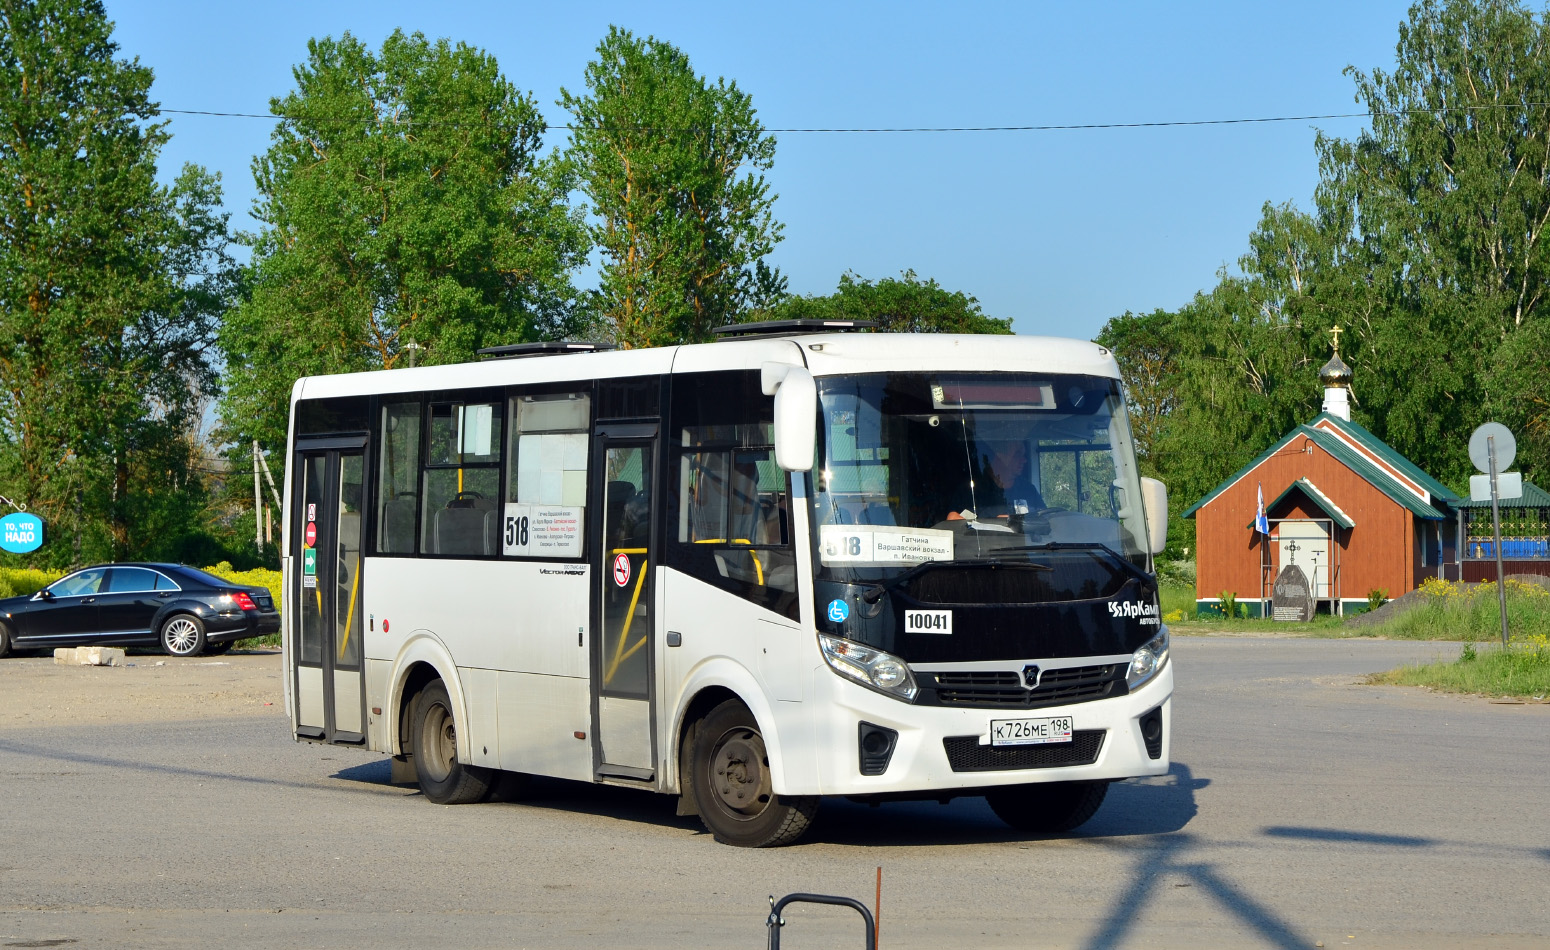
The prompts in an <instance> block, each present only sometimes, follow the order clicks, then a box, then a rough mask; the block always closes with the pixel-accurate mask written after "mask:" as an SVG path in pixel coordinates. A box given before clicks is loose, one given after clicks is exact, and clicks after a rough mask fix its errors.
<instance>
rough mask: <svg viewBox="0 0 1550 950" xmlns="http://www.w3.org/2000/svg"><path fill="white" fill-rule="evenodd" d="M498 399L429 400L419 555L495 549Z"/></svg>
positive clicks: (500, 414) (500, 406) (491, 551)
mask: <svg viewBox="0 0 1550 950" xmlns="http://www.w3.org/2000/svg"><path fill="white" fill-rule="evenodd" d="M503 416H504V406H503V404H502V403H501V402H469V403H460V402H454V403H431V406H430V416H429V418H430V424H429V436H430V437H429V438H428V439H427V440H426V444H427V449H426V455H427V458H426V460H425V462H426V464H425V466H424V472H425V476H424V489H423V499H424V502H425V504H424V509H423V512H422V515H421V527H420V552H421V553H422V554H453V555H465V556H466V555H475V556H479V555H493V554H495V553H496V552H497V551H498V550H499V546H498V541H499V529H498V527H499V526H498V520H499V519H498V516H497V514H496V510H495V509H496V498H497V496H498V495H499V494H500V461H501V441H502V439H503V437H504V436H503V432H502V429H501V423H502V418H503Z"/></svg>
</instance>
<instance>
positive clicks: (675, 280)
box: [560, 27, 785, 347]
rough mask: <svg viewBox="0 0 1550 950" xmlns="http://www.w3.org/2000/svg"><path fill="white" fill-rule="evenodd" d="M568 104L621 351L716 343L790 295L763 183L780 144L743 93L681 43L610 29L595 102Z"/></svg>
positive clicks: (591, 93)
mask: <svg viewBox="0 0 1550 950" xmlns="http://www.w3.org/2000/svg"><path fill="white" fill-rule="evenodd" d="M560 104H561V105H563V106H564V107H565V108H566V109H568V110H569V111H570V113H571V116H572V131H571V139H570V146H569V150H568V157H569V161H570V164H571V167H572V168H573V169H574V170H575V173H576V175H577V177H578V179H579V182H580V186H581V189H582V191H583V192H584V193H585V194H586V196H587V199H588V200H589V201H590V202H591V211H592V213H593V216H594V221H595V223H594V224H593V226H592V228H591V233H592V239H593V241H595V242H596V244H597V247H598V249H599V250H600V251H601V252H602V256H603V266H602V273H601V279H600V286H599V288H598V291H597V295H596V297H597V305H596V306H597V311H598V313H599V314H600V315H601V316H602V317H603V318H604V319H605V320H606V321H607V322H608V323H609V325H610V326H611V328H612V331H613V335H614V337H615V339H616V340H617V341H618V342H619V343H620V344H622V345H624V346H627V347H634V346H659V345H663V344H668V343H683V342H699V341H704V340H707V339H709V337H710V331H711V329H712V328H713V327H718V326H721V325H723V324H727V323H732V322H736V321H737V319H738V318H739V315H740V314H742V313H743V312H744V311H745V310H747V309H749V308H752V307H758V306H762V305H764V304H766V303H767V302H770V301H773V300H775V299H776V298H778V297H779V296H780V295H781V294H782V293H783V292H784V290H785V281H784V279H783V278H782V277H781V276H780V275H779V273H778V272H777V271H775V270H773V269H772V268H770V267H769V266H768V265H766V264H765V261H764V258H765V256H766V255H768V254H769V252H770V250H771V249H772V248H773V247H774V246H775V244H776V243H777V242H778V241H779V240H780V239H781V225H780V224H779V223H778V222H776V221H775V218H774V216H773V213H772V210H771V209H772V207H773V205H774V201H775V197H776V196H775V195H773V194H771V193H770V189H769V185H768V184H767V183H766V182H765V180H764V176H763V175H762V174H760V173H762V172H765V171H768V170H769V168H770V166H771V164H772V163H773V162H774V159H775V139H774V137H773V136H771V135H769V134H767V133H766V132H765V131H764V127H763V126H762V125H761V124H760V123H759V120H758V117H757V114H756V113H755V111H754V108H753V100H752V98H751V97H750V96H749V95H748V94H747V93H744V92H742V91H741V90H740V89H738V88H737V83H735V82H727V81H726V80H725V79H718V80H717V81H716V83H715V84H714V85H712V84H710V83H709V82H707V81H706V80H705V79H704V78H703V77H701V76H697V75H696V74H695V72H694V70H693V68H692V67H691V66H690V64H689V58H688V57H687V56H685V55H684V54H683V53H682V52H680V51H679V50H678V49H676V48H675V47H673V46H672V45H670V44H668V43H665V42H663V41H661V40H658V39H656V38H654V37H647V38H646V39H644V40H642V39H638V38H636V37H635V36H634V35H633V34H631V33H630V32H629V31H628V30H621V29H619V28H618V27H610V28H609V31H608V36H607V37H605V38H604V39H603V42H602V43H601V44H599V45H598V48H597V59H595V60H594V61H593V62H591V63H589V64H588V66H587V71H586V93H585V94H584V95H576V94H573V93H571V92H569V91H567V90H563V89H562V90H561V95H560ZM745 170H746V171H745Z"/></svg>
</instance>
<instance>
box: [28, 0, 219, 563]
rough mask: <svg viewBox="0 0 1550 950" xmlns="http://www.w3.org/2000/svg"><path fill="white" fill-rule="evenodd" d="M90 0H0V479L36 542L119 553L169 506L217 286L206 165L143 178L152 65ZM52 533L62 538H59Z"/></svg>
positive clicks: (51, 556)
mask: <svg viewBox="0 0 1550 950" xmlns="http://www.w3.org/2000/svg"><path fill="white" fill-rule="evenodd" d="M117 52H118V47H117V45H116V44H115V43H114V42H113V41H112V24H111V23H110V22H109V21H108V19H107V17H106V15H105V13H104V12H103V9H102V6H101V4H100V3H98V2H96V0H0V85H3V87H4V96H3V97H0V116H3V120H4V121H0V176H3V179H4V181H5V183H6V187H5V188H3V189H0V483H3V484H4V486H5V489H4V491H5V493H6V494H8V495H10V496H11V497H13V498H16V499H18V500H22V501H24V502H25V503H26V504H27V505H28V506H29V507H32V508H34V509H35V510H38V511H39V512H41V513H42V515H43V516H44V518H45V520H47V521H48V522H50V523H51V525H52V529H51V533H52V537H53V539H54V540H53V542H51V543H50V544H49V546H48V549H47V550H46V553H45V555H44V557H45V558H46V559H47V560H51V561H53V562H54V563H69V562H70V561H71V560H74V559H76V558H78V557H122V556H133V555H135V554H137V553H142V552H145V551H147V550H151V549H153V548H156V547H157V546H158V545H167V544H172V543H175V541H176V537H177V535H176V529H175V528H174V529H173V530H174V533H173V534H170V535H168V534H163V535H159V536H148V535H147V534H146V533H145V532H144V531H143V530H141V528H142V526H149V525H151V524H152V523H153V522H155V521H156V519H155V518H154V517H151V516H152V515H153V514H154V513H156V512H166V511H173V510H181V509H184V508H186V507H187V506H188V505H189V503H190V501H191V499H197V497H198V495H199V493H200V491H201V490H202V486H201V484H200V482H199V480H198V479H197V478H196V477H191V476H192V473H191V472H190V467H191V464H190V463H191V455H190V450H189V443H188V441H187V440H186V439H185V438H184V435H185V433H186V431H187V430H188V428H189V427H190V426H191V425H192V424H195V423H196V421H197V419H196V416H197V411H198V410H197V407H198V405H199V401H200V399H201V398H202V397H204V396H205V395H207V394H208V392H209V391H210V388H211V386H212V384H213V374H212V372H211V369H210V363H209V360H208V348H209V345H210V343H211V340H212V337H213V333H214V325H215V321H216V320H217V318H218V315H219V313H220V311H221V309H222V308H223V306H224V304H225V301H226V298H227V297H228V296H229V293H230V290H231V286H232V285H231V278H232V269H231V262H230V260H229V258H228V257H227V256H226V247H227V237H226V219H225V217H224V216H223V215H222V214H220V213H219V210H218V209H219V207H220V187H219V183H218V180H217V179H216V178H215V177H214V176H212V175H210V174H208V173H206V172H204V171H203V170H202V169H199V168H197V167H193V166H189V167H185V169H184V170H183V173H182V174H181V175H180V176H179V178H178V179H177V181H176V182H175V183H174V184H173V185H171V186H161V185H158V184H157V182H156V158H157V155H158V154H159V152H160V149H161V147H162V146H163V145H164V144H165V143H166V141H167V139H168V135H167V131H166V128H165V125H164V124H162V123H159V122H157V121H155V117H156V105H155V104H154V103H153V102H151V101H150V98H149V91H150V86H151V79H152V76H151V71H150V70H149V69H147V68H145V67H143V66H141V65H140V64H139V63H138V62H137V61H134V60H124V59H119V58H116V54H117ZM66 539H68V543H61V542H64V541H66Z"/></svg>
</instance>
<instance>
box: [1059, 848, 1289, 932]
mask: <svg viewBox="0 0 1550 950" xmlns="http://www.w3.org/2000/svg"><path fill="white" fill-rule="evenodd" d="M1195 843H1196V838H1195V836H1194V835H1192V834H1189V833H1188V832H1178V833H1173V834H1165V835H1162V836H1160V837H1158V838H1156V839H1155V840H1154V841H1152V842H1149V843H1147V844H1145V845H1143V846H1141V847H1140V848H1139V849H1138V850H1139V852H1140V855H1139V857H1138V858H1137V860H1136V864H1135V867H1134V869H1133V870H1132V872H1131V879H1130V882H1129V884H1127V885H1126V886H1124V887H1122V888H1120V890H1119V893H1120V894H1121V895H1122V896H1121V898H1120V900H1119V902H1118V903H1117V904H1116V905H1115V906H1114V909H1113V910H1112V911H1111V912H1110V913H1109V916H1108V918H1107V919H1106V920H1105V921H1104V922H1103V924H1102V925H1101V926H1100V927H1099V928H1098V931H1097V932H1096V933H1094V934H1093V936H1092V937H1091V938H1090V939H1089V940H1088V941H1087V943H1085V944H1084V945H1083V947H1084V948H1085V950H1111V948H1115V947H1119V946H1120V945H1122V944H1123V943H1124V942H1125V938H1126V935H1127V934H1129V932H1130V929H1131V927H1132V926H1133V925H1134V924H1135V922H1136V920H1138V919H1139V917H1140V914H1141V911H1142V910H1143V909H1144V908H1145V906H1146V904H1147V902H1148V901H1150V900H1151V899H1152V898H1153V897H1154V896H1155V894H1156V890H1157V886H1158V883H1159V880H1160V879H1164V878H1179V877H1184V878H1188V879H1189V882H1190V883H1192V884H1198V885H1199V886H1200V887H1201V888H1202V889H1203V890H1205V891H1206V892H1207V893H1209V894H1210V895H1211V896H1212V897H1214V898H1215V899H1216V901H1217V903H1218V904H1220V905H1221V906H1222V908H1223V909H1224V910H1226V911H1227V912H1228V913H1229V914H1231V915H1232V916H1233V917H1235V918H1237V919H1238V920H1239V921H1241V922H1242V923H1244V924H1245V925H1247V926H1248V927H1249V928H1250V929H1252V930H1253V931H1254V932H1255V933H1257V934H1258V935H1259V936H1260V937H1261V938H1262V939H1263V940H1264V941H1265V942H1266V943H1268V944H1270V945H1271V946H1273V947H1282V948H1286V950H1291V948H1304V947H1311V946H1313V941H1312V939H1311V938H1309V937H1307V936H1304V935H1303V934H1300V933H1298V932H1297V930H1296V929H1295V928H1294V927H1293V926H1292V925H1291V924H1290V923H1289V922H1288V921H1285V920H1282V919H1281V918H1280V917H1278V916H1277V915H1276V913H1275V912H1274V911H1273V910H1271V909H1270V908H1269V907H1267V906H1265V905H1264V904H1261V903H1260V902H1258V901H1256V900H1255V899H1254V898H1253V897H1251V896H1250V895H1249V894H1247V893H1246V892H1244V891H1243V890H1241V889H1239V888H1237V887H1235V886H1233V884H1232V883H1231V882H1230V881H1228V880H1227V879H1226V878H1225V877H1223V876H1222V875H1221V874H1219V873H1217V870H1216V868H1215V866H1214V865H1212V864H1211V863H1209V862H1206V861H1191V860H1190V855H1189V852H1190V850H1191V849H1192V848H1193V847H1194V846H1195ZM1175 883H1176V882H1175Z"/></svg>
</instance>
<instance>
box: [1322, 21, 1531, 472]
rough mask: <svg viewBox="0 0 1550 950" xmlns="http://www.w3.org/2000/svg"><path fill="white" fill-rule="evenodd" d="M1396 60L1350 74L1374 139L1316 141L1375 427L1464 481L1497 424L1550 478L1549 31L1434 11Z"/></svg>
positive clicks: (1406, 35) (1405, 40) (1405, 29)
mask: <svg viewBox="0 0 1550 950" xmlns="http://www.w3.org/2000/svg"><path fill="white" fill-rule="evenodd" d="M1395 52H1396V66H1395V69H1394V70H1393V72H1384V71H1382V70H1375V71H1373V72H1372V73H1371V74H1368V73H1364V72H1361V71H1360V70H1356V69H1351V70H1348V72H1349V73H1350V75H1351V76H1352V77H1353V78H1354V79H1355V81H1356V87H1357V99H1358V101H1360V102H1362V103H1364V104H1365V105H1366V106H1367V108H1368V109H1369V110H1370V111H1371V113H1372V127H1371V129H1370V130H1369V131H1366V132H1364V133H1362V134H1361V135H1359V136H1357V137H1356V138H1355V139H1354V140H1349V141H1348V140H1343V139H1336V138H1328V137H1324V136H1320V138H1319V141H1318V150H1319V156H1320V165H1321V184H1320V186H1319V190H1318V195H1317V201H1318V205H1319V209H1320V214H1321V215H1322V216H1323V217H1324V218H1325V219H1326V220H1328V221H1329V222H1331V223H1332V224H1335V225H1337V226H1338V232H1337V233H1338V234H1339V236H1340V238H1341V242H1340V247H1339V254H1340V256H1341V258H1342V259H1343V261H1342V263H1344V264H1345V265H1346V266H1347V267H1348V268H1350V269H1352V270H1353V271H1354V273H1353V274H1352V275H1351V277H1350V279H1349V281H1348V282H1349V283H1356V284H1360V285H1362V286H1367V287H1371V288H1373V290H1374V291H1375V292H1376V295H1377V297H1378V301H1377V306H1374V307H1372V308H1370V309H1368V308H1362V309H1361V310H1359V311H1357V312H1355V313H1353V316H1355V317H1356V319H1354V320H1353V321H1352V323H1353V330H1354V333H1355V335H1356V339H1357V341H1358V343H1359V344H1360V345H1361V346H1363V347H1365V348H1367V351H1368V352H1370V354H1371V355H1372V356H1373V357H1374V358H1375V361H1374V362H1373V364H1372V366H1371V369H1372V371H1373V373H1372V375H1371V376H1368V377H1367V378H1368V380H1369V382H1368V383H1367V395H1368V401H1369V404H1370V406H1371V408H1373V409H1376V410H1378V412H1377V413H1376V418H1375V419H1374V420H1373V421H1374V429H1375V431H1377V432H1378V433H1379V434H1380V435H1382V436H1384V437H1385V438H1387V439H1388V440H1390V441H1391V442H1393V443H1394V444H1395V446H1396V447H1398V448H1400V449H1401V450H1403V451H1406V452H1408V453H1410V454H1411V455H1412V457H1413V458H1414V459H1415V461H1417V462H1418V463H1420V464H1421V465H1422V466H1423V467H1427V468H1430V469H1431V470H1433V471H1434V473H1436V474H1437V475H1439V476H1440V477H1443V478H1446V479H1450V480H1452V481H1453V482H1455V483H1458V482H1460V481H1461V480H1462V478H1463V476H1464V475H1466V474H1467V473H1468V472H1469V471H1470V466H1469V464H1468V460H1467V459H1466V458H1465V456H1464V453H1463V451H1462V449H1461V447H1460V446H1461V443H1460V441H1459V439H1460V437H1461V434H1462V433H1467V432H1468V431H1469V430H1470V429H1472V428H1473V427H1474V426H1475V425H1477V424H1479V423H1480V422H1483V421H1485V420H1486V419H1489V418H1496V419H1498V420H1499V421H1502V422H1505V423H1507V424H1509V425H1510V426H1512V427H1513V428H1515V429H1517V430H1518V431H1519V432H1520V433H1522V434H1524V435H1526V436H1528V444H1527V445H1526V446H1525V449H1526V450H1527V451H1526V452H1525V464H1526V466H1527V467H1528V468H1530V469H1538V470H1541V471H1545V470H1550V440H1547V439H1545V438H1544V437H1543V435H1547V434H1550V433H1545V429H1546V427H1547V425H1550V416H1547V415H1546V414H1545V404H1546V397H1547V396H1550V388H1547V387H1550V383H1547V382H1546V379H1545V374H1544V373H1543V372H1542V369H1543V366H1544V356H1543V350H1542V349H1539V348H1538V347H1535V346H1532V345H1528V342H1527V341H1528V340H1532V339H1537V338H1539V337H1540V336H1541V335H1542V334H1543V332H1544V331H1543V329H1542V325H1543V323H1544V321H1545V320H1547V319H1550V316H1547V312H1546V308H1547V305H1550V235H1547V233H1546V230H1547V228H1550V24H1547V22H1546V20H1545V17H1544V16H1543V15H1540V16H1536V15H1535V14H1534V13H1533V12H1532V11H1530V10H1528V9H1527V8H1525V7H1524V6H1523V5H1522V4H1520V3H1517V2H1511V0H1488V2H1484V3H1473V2H1468V0H1441V2H1438V0H1424V2H1421V3H1418V4H1416V5H1415V6H1414V7H1412V8H1411V11H1410V17H1409V20H1408V22H1406V23H1404V24H1401V26H1400V30H1399V42H1398V45H1397V47H1396V50H1395ZM1520 335H1523V336H1524V337H1525V338H1526V339H1525V340H1521V341H1520V340H1519V339H1518V338H1519V337H1520ZM1536 433H1540V435H1537V436H1536Z"/></svg>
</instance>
